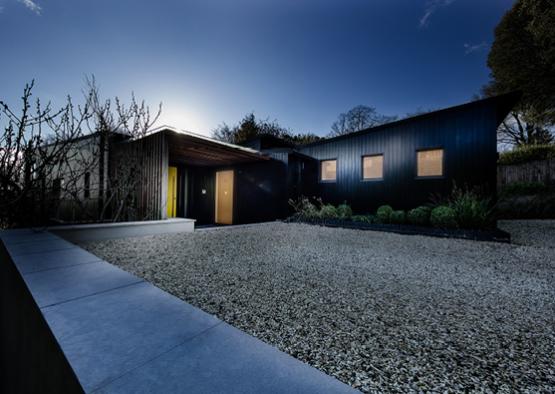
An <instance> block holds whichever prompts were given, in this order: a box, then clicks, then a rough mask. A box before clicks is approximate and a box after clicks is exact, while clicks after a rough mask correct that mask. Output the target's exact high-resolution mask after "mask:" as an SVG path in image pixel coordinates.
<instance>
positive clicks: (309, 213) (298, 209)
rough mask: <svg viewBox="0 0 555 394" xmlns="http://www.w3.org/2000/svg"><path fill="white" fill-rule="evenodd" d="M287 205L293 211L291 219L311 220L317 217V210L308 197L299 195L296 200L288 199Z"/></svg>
mask: <svg viewBox="0 0 555 394" xmlns="http://www.w3.org/2000/svg"><path fill="white" fill-rule="evenodd" d="M289 205H290V206H291V207H292V208H293V210H294V211H295V213H294V215H293V217H292V219H296V220H313V219H316V218H318V217H319V210H318V208H317V207H316V205H314V204H313V203H312V202H310V200H309V199H308V197H305V196H301V197H299V198H298V199H297V200H293V199H290V200H289Z"/></svg>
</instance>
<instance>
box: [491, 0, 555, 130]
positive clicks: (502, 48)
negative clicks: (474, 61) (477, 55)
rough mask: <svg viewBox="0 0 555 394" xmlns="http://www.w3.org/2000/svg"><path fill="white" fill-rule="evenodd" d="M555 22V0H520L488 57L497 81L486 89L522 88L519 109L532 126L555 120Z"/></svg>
mask: <svg viewBox="0 0 555 394" xmlns="http://www.w3.org/2000/svg"><path fill="white" fill-rule="evenodd" d="M554 24H555V2H554V1H553V0H518V1H517V2H516V3H515V4H514V6H513V8H512V9H511V10H509V11H508V12H507V13H506V14H505V16H504V17H503V19H502V20H501V22H500V23H499V25H498V26H497V28H496V29H495V40H494V42H493V45H492V47H491V51H490V53H489V56H488V66H489V68H490V69H491V75H492V78H493V81H492V83H491V84H490V85H488V86H487V88H486V92H487V93H488V94H489V95H491V94H499V93H505V92H510V91H521V92H522V93H523V97H522V103H521V106H520V108H519V109H520V112H522V114H523V115H524V116H525V117H526V118H527V120H528V121H529V122H533V126H534V127H532V129H534V128H537V125H541V124H554V123H555V28H554ZM517 124H518V123H517ZM517 128H518V126H517Z"/></svg>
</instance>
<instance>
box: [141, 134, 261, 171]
mask: <svg viewBox="0 0 555 394" xmlns="http://www.w3.org/2000/svg"><path fill="white" fill-rule="evenodd" d="M155 133H164V135H165V137H166V140H167V143H168V150H169V159H170V161H171V162H172V163H180V164H185V165H193V166H225V165H230V164H239V163H249V162H257V161H267V160H270V158H269V157H268V156H266V155H263V154H262V153H261V152H259V151H257V150H255V149H251V148H246V147H243V146H239V145H234V144H229V143H226V142H222V141H218V140H215V139H213V138H209V137H206V136H204V135H201V134H196V133H192V132H190V131H185V130H179V129H176V128H173V127H168V126H162V127H159V128H157V129H155V130H152V132H151V133H149V135H151V134H155Z"/></svg>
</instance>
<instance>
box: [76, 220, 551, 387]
mask: <svg viewBox="0 0 555 394" xmlns="http://www.w3.org/2000/svg"><path fill="white" fill-rule="evenodd" d="M501 226H502V227H503V228H505V229H506V230H509V231H510V232H513V231H514V232H515V233H518V235H517V236H515V241H516V242H518V243H519V244H512V245H507V244H494V243H485V242H474V241H464V240H449V239H440V238H429V237H421V236H404V235H397V234H388V233H379V232H372V231H358V230H347V229H332V228H324V227H317V226H310V225H303V224H286V223H278V222H276V223H271V224H261V225H253V226H246V227H236V228H221V229H207V230H199V231H196V232H195V233H189V234H175V235H162V236H150V237H141V238H129V239H122V240H113V241H104V242H97V243H88V244H84V245H82V246H84V247H85V248H87V249H88V250H90V251H92V252H93V253H95V254H96V255H98V256H100V257H102V258H104V259H106V260H108V261H110V262H112V263H114V264H116V265H118V266H120V267H122V268H123V269H125V270H127V271H129V272H132V273H135V274H137V275H138V276H141V277H143V278H145V279H147V280H149V281H150V282H152V283H154V284H155V285H156V286H158V287H160V288H162V289H164V290H167V291H169V292H170V293H172V294H174V295H176V296H178V297H180V298H182V299H183V300H185V301H187V302H189V303H191V304H193V305H195V306H198V307H200V308H202V309H203V310H205V311H207V312H209V313H213V314H215V315H217V316H218V317H219V318H221V319H222V320H225V321H227V322H228V323H230V324H232V325H234V326H236V327H238V328H240V329H242V330H244V331H246V332H248V333H250V334H252V335H254V336H256V337H258V338H260V339H262V340H263V341H265V342H267V343H270V344H272V345H275V346H277V347H278V348H279V349H281V350H283V351H285V352H287V353H289V354H291V355H293V356H294V357H296V358H298V359H300V360H303V361H305V362H307V363H309V364H311V365H313V366H314V367H316V368H319V369H321V370H322V371H324V372H326V373H328V374H329V375H333V376H335V377H337V378H338V379H339V380H342V381H343V382H346V383H348V384H351V385H352V386H354V387H356V388H358V389H360V390H362V391H368V392H373V391H387V392H406V391H431V390H433V391H440V392H443V391H482V392H499V391H501V392H512V391H515V390H516V391H528V392H540V391H543V392H554V391H555V222H553V221H544V222H537V223H536V224H534V225H530V226H525V224H523V223H519V222H504V223H502V224H501Z"/></svg>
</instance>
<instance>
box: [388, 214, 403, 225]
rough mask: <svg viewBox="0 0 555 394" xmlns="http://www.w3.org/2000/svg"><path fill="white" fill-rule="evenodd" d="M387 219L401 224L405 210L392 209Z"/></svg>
mask: <svg viewBox="0 0 555 394" xmlns="http://www.w3.org/2000/svg"><path fill="white" fill-rule="evenodd" d="M389 221H390V222H391V223H395V224H403V223H405V221H406V214H405V211H393V212H391V215H389Z"/></svg>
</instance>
